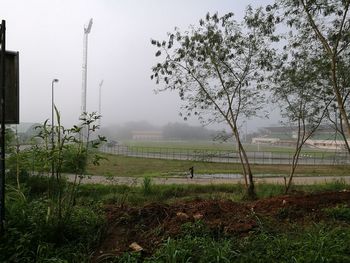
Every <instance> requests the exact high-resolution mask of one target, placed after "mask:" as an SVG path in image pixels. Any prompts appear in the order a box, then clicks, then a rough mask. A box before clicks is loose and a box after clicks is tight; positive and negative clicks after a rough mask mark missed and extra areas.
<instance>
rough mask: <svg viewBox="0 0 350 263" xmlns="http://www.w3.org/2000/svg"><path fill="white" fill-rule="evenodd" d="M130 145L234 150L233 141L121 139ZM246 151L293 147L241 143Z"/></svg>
mask: <svg viewBox="0 0 350 263" xmlns="http://www.w3.org/2000/svg"><path fill="white" fill-rule="evenodd" d="M121 144H122V145H125V146H130V147H148V148H154V149H155V150H156V149H159V148H171V149H177V150H180V149H184V150H207V151H232V150H236V149H237V147H236V146H235V145H236V144H235V143H233V142H219V141H137V140H130V141H123V142H122V143H121ZM243 144H244V147H245V149H246V150H247V151H251V152H258V151H261V152H276V153H293V152H294V150H295V148H294V147H292V146H272V145H264V144H260V145H257V144H248V143H243ZM302 152H306V153H325V154H326V153H327V154H331V155H332V154H333V155H334V154H335V151H334V150H325V149H316V148H307V147H305V148H304V149H303V151H302Z"/></svg>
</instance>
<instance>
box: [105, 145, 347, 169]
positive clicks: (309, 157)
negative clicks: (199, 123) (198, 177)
mask: <svg viewBox="0 0 350 263" xmlns="http://www.w3.org/2000/svg"><path fill="white" fill-rule="evenodd" d="M100 151H101V152H104V153H110V154H116V155H123V156H131V157H142V158H155V159H167V160H190V161H204V162H218V163H240V159H239V154H238V152H235V151H228V150H212V149H185V148H182V149H181V148H165V147H139V146H124V145H115V146H108V145H104V146H102V147H101V148H100ZM247 155H248V158H249V160H250V162H251V163H253V164H291V162H292V159H293V153H291V152H267V151H252V152H247ZM299 164H305V165H345V164H350V156H349V154H348V153H347V152H321V151H320V152H318V151H317V152H316V151H313V152H303V153H302V154H301V155H300V157H299Z"/></svg>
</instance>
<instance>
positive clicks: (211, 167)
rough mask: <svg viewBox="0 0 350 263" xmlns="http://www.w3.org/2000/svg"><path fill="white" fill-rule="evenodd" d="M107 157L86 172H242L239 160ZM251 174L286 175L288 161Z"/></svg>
mask: <svg viewBox="0 0 350 263" xmlns="http://www.w3.org/2000/svg"><path fill="white" fill-rule="evenodd" d="M104 156H105V157H106V160H102V161H101V164H100V166H89V168H88V174H90V175H102V176H131V177H144V176H150V177H152V176H164V177H166V176H168V177H169V176H185V175H187V174H188V169H189V168H190V167H191V166H194V169H195V173H196V174H237V173H239V174H240V173H242V169H241V166H240V164H229V163H212V162H199V161H180V160H164V159H150V158H137V157H125V156H120V155H113V154H105V155H104ZM252 170H253V173H254V174H269V175H273V174H276V175H281V174H283V175H287V174H288V173H289V171H290V166H289V165H281V164H278V165H268V164H266V165H257V164H254V165H252ZM349 171H350V166H349V165H299V166H298V167H297V169H296V172H295V173H296V175H310V176H318V175H324V176H329V175H332V176H333V175H334V176H343V175H350V174H349V173H350V172H349Z"/></svg>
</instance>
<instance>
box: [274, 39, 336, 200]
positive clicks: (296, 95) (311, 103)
mask: <svg viewBox="0 0 350 263" xmlns="http://www.w3.org/2000/svg"><path fill="white" fill-rule="evenodd" d="M284 50H285V51H284V53H283V54H282V56H281V60H280V62H279V63H277V64H276V68H275V74H274V75H273V80H274V81H273V83H274V87H273V95H274V98H275V101H276V102H278V104H279V105H280V108H281V112H282V116H283V117H285V118H287V119H288V124H289V125H292V126H294V127H296V128H297V130H296V131H297V133H296V142H295V151H294V154H293V158H292V163H291V167H290V172H289V179H288V183H287V182H286V185H285V186H286V188H285V192H286V193H287V192H288V191H289V189H290V187H291V184H292V180H293V176H294V173H295V169H296V168H297V166H298V161H299V156H300V153H301V150H302V148H303V146H304V145H305V144H306V143H307V140H308V139H309V138H310V137H311V136H312V135H313V134H314V133H315V132H316V130H317V129H318V128H319V126H320V125H321V123H322V122H323V121H324V120H325V117H326V116H327V113H328V107H329V105H330V104H331V103H332V101H333V100H334V97H333V96H329V94H328V92H327V89H324V86H325V85H327V81H325V80H324V78H323V73H324V71H323V70H320V69H321V68H322V67H323V66H322V65H323V63H322V62H323V60H322V57H321V58H319V57H317V54H316V56H315V47H314V46H312V45H311V46H310V45H309V44H308V43H301V44H300V45H299V49H298V52H290V53H289V48H288V47H287V46H286V47H285V49H284ZM294 51H295V50H294ZM288 54H290V58H288Z"/></svg>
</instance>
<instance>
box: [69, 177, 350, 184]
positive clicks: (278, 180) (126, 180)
mask: <svg viewBox="0 0 350 263" xmlns="http://www.w3.org/2000/svg"><path fill="white" fill-rule="evenodd" d="M67 177H68V180H70V181H72V180H73V178H74V177H73V176H72V175H68V176H67ZM337 180H338V181H339V180H342V181H344V182H346V183H347V184H349V183H350V176H317V177H309V176H298V177H294V179H293V182H294V184H298V185H303V184H305V185H307V184H322V183H330V182H334V181H337ZM142 182H143V178H142V177H139V178H135V177H114V179H113V180H111V179H106V177H104V176H91V177H90V178H84V179H83V180H82V183H83V184H104V185H108V184H119V185H130V186H131V185H133V186H136V185H141V184H142ZM152 182H153V183H154V184H160V185H166V184H200V185H206V184H238V183H241V184H244V180H243V179H242V178H240V179H238V178H236V179H228V178H198V177H197V178H196V177H195V178H193V179H190V178H179V177H167V178H165V177H164V178H159V177H155V178H152ZM255 182H256V183H272V184H284V179H283V177H266V178H256V179H255Z"/></svg>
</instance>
